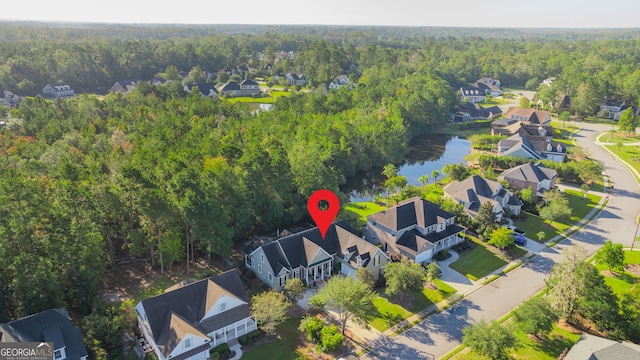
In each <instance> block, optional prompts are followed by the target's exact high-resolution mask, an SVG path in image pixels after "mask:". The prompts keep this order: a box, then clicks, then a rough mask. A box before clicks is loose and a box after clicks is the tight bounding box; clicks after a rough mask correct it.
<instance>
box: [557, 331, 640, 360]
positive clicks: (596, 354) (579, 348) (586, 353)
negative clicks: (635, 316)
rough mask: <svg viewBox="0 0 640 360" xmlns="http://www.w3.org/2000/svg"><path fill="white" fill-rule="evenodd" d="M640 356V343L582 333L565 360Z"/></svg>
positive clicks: (624, 359)
mask: <svg viewBox="0 0 640 360" xmlns="http://www.w3.org/2000/svg"><path fill="white" fill-rule="evenodd" d="M638 358H640V345H637V344H633V343H629V342H617V341H614V340H609V339H605V338H602V337H599V336H595V335H589V334H582V335H581V336H580V339H579V340H578V342H576V343H575V344H574V345H573V347H572V348H571V350H569V352H568V353H567V355H566V356H565V358H564V359H565V360H584V359H587V360H626V359H638Z"/></svg>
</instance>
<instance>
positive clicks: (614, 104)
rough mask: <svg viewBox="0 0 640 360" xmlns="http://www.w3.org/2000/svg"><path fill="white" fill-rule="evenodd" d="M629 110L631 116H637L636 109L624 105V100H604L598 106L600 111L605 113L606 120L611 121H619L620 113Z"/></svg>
mask: <svg viewBox="0 0 640 360" xmlns="http://www.w3.org/2000/svg"><path fill="white" fill-rule="evenodd" d="M629 108H631V109H632V110H631V111H632V112H633V115H636V116H637V115H638V108H637V107H635V106H629V105H626V104H625V101H624V100H616V99H607V98H605V99H604V102H603V103H602V104H601V105H600V111H606V112H607V113H606V115H607V118H609V119H613V120H620V117H621V116H622V113H623V112H625V111H626V110H627V109H629Z"/></svg>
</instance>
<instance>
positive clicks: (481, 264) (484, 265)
mask: <svg viewBox="0 0 640 360" xmlns="http://www.w3.org/2000/svg"><path fill="white" fill-rule="evenodd" d="M506 264H507V262H506V261H504V260H502V259H501V258H500V257H498V255H496V254H494V253H493V252H491V251H490V250H489V249H487V248H486V247H484V246H483V245H481V244H477V245H476V246H475V247H474V248H473V249H471V251H469V252H467V253H464V254H462V255H460V258H459V259H458V260H456V262H454V263H452V264H451V265H449V267H450V268H452V269H454V270H456V271H457V272H459V273H461V274H463V275H465V276H466V277H468V278H469V279H471V280H473V281H476V280H478V279H480V278H482V277H484V276H487V275H488V274H490V273H491V272H493V271H495V270H498V269H499V268H501V267H503V266H505V265H506Z"/></svg>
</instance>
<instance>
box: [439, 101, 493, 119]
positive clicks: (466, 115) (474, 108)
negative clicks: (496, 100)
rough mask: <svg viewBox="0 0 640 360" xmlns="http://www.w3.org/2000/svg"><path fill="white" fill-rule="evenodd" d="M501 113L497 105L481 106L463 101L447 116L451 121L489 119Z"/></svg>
mask: <svg viewBox="0 0 640 360" xmlns="http://www.w3.org/2000/svg"><path fill="white" fill-rule="evenodd" d="M501 115H502V110H500V108H499V107H497V106H491V107H488V108H483V107H482V106H480V105H478V104H475V103H471V102H465V103H463V104H461V105H460V106H458V107H457V108H456V109H455V112H452V113H450V114H449V118H450V119H451V120H452V121H453V122H468V121H475V120H490V119H495V118H497V117H499V116H501Z"/></svg>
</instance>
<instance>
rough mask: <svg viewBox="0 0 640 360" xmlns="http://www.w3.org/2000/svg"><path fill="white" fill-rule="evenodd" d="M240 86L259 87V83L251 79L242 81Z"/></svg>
mask: <svg viewBox="0 0 640 360" xmlns="http://www.w3.org/2000/svg"><path fill="white" fill-rule="evenodd" d="M238 85H254V86H258V83H257V82H255V81H253V80H251V79H247V80H242V81H240V83H239V84H238Z"/></svg>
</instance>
